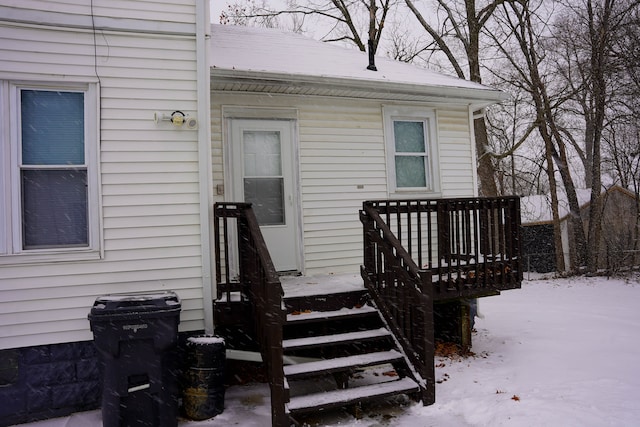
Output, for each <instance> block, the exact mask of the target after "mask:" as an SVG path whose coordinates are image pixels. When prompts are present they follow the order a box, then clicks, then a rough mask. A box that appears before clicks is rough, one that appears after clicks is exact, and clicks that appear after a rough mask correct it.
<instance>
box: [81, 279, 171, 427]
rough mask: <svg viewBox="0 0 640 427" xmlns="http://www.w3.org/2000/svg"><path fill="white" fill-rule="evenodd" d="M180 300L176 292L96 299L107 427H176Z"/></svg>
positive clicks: (91, 315) (93, 316)
mask: <svg viewBox="0 0 640 427" xmlns="http://www.w3.org/2000/svg"><path fill="white" fill-rule="evenodd" d="M180 308H181V303H180V299H179V298H178V296H177V295H176V294H175V293H174V292H170V291H163V292H157V293H131V294H119V295H105V296H102V297H98V298H97V299H96V300H95V303H94V304H93V307H92V308H91V312H90V313H89V321H90V323H91V330H92V331H93V339H94V343H95V346H96V348H97V350H98V353H99V354H100V356H101V362H102V364H103V367H104V370H103V372H104V381H103V390H102V424H103V426H104V427H129V426H153V427H156V426H158V427H175V426H177V425H178V387H177V364H176V363H175V360H174V359H175V358H174V351H173V349H174V348H175V347H176V345H177V342H178V323H180Z"/></svg>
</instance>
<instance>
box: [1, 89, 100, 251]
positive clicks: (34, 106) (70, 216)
mask: <svg viewBox="0 0 640 427" xmlns="http://www.w3.org/2000/svg"><path fill="white" fill-rule="evenodd" d="M1 87H2V90H0V97H2V98H3V99H2V104H0V105H2V106H3V109H8V110H9V111H8V114H2V116H1V117H2V118H1V119H0V120H2V128H3V129H9V132H6V131H3V133H2V134H1V135H0V143H1V144H0V147H1V148H2V149H1V150H0V165H1V166H2V168H3V170H5V171H10V173H3V174H2V178H1V179H0V196H1V197H0V199H2V200H5V201H7V202H8V205H9V206H10V209H8V211H9V212H10V213H7V212H6V211H7V210H5V214H4V216H0V221H2V223H1V224H0V237H1V238H2V241H3V242H4V243H3V244H2V245H0V255H17V254H24V255H27V254H40V255H42V254H45V255H47V254H49V255H51V254H59V253H81V252H87V251H95V249H96V247H97V227H98V219H97V216H98V215H97V207H96V205H97V162H96V159H95V157H96V141H97V138H96V135H97V131H96V127H97V125H96V123H97V101H96V100H97V95H96V91H97V89H96V87H95V85H84V86H63V87H50V86H38V85H27V84H25V85H22V84H14V83H11V82H2V85H1ZM6 98H8V99H6Z"/></svg>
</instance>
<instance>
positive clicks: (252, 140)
mask: <svg viewBox="0 0 640 427" xmlns="http://www.w3.org/2000/svg"><path fill="white" fill-rule="evenodd" d="M230 142H231V147H232V149H231V155H232V160H231V168H232V169H231V175H232V186H233V190H232V201H237V202H238V201H242V202H249V203H252V204H253V210H254V212H255V214H256V217H257V218H258V223H259V224H260V229H261V231H262V234H263V236H264V239H265V242H266V244H267V247H268V248H269V252H270V253H271V259H272V260H273V263H274V265H275V268H276V270H278V271H300V270H301V268H300V258H301V257H300V254H299V243H298V242H299V238H298V226H297V209H298V207H297V200H298V198H297V194H296V191H295V189H296V185H295V180H294V171H295V167H294V166H295V165H294V159H295V155H294V146H293V122H292V121H289V120H249V119H232V120H231V126H230Z"/></svg>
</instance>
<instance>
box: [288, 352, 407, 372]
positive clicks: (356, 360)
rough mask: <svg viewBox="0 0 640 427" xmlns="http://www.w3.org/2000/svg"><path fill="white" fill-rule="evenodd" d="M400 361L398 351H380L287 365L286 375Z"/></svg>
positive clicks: (333, 370) (332, 370) (400, 355)
mask: <svg viewBox="0 0 640 427" xmlns="http://www.w3.org/2000/svg"><path fill="white" fill-rule="evenodd" d="M399 359H402V354H400V353H399V352H397V351H396V350H389V351H379V352H375V353H365V354H356V355H353V356H346V357H337V358H334V359H326V360H318V361H314V362H306V363H299V364H296V365H287V366H285V367H284V374H285V375H286V376H290V377H295V376H299V375H300V376H301V375H308V374H313V373H328V372H335V371H340V370H344V369H348V368H355V367H358V366H371V365H378V364H383V363H390V362H394V361H396V360H399Z"/></svg>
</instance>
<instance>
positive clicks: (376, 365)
mask: <svg viewBox="0 0 640 427" xmlns="http://www.w3.org/2000/svg"><path fill="white" fill-rule="evenodd" d="M317 298H318V301H317V302H315V301H314V300H313V297H305V299H304V300H301V299H295V298H291V299H288V298H286V297H285V306H286V307H287V311H288V314H287V318H286V319H287V321H286V324H285V326H284V330H283V336H284V339H283V342H282V344H283V350H284V358H285V361H290V362H292V361H295V362H296V363H292V364H286V365H285V366H284V374H285V385H286V386H287V387H288V394H289V403H288V404H287V409H288V412H289V415H290V417H291V419H292V421H293V422H295V423H297V422H298V421H297V420H296V417H298V416H300V415H303V414H309V413H312V412H318V411H323V410H326V409H329V408H338V407H346V408H349V407H353V406H354V405H358V404H360V403H361V402H365V401H371V400H376V399H385V398H389V397H391V396H395V395H400V394H406V395H409V396H411V397H414V398H416V399H419V393H420V386H419V384H418V382H417V380H416V379H415V378H414V377H413V375H412V372H413V371H412V369H410V367H409V366H408V363H407V361H406V359H405V357H404V355H403V353H402V351H401V349H400V348H399V347H398V345H397V343H396V341H395V339H394V337H393V335H392V334H391V332H390V331H389V330H388V329H387V327H386V326H385V324H384V322H383V320H382V317H381V315H380V313H379V311H378V310H377V309H376V308H375V307H373V305H372V304H371V302H369V301H368V298H367V294H366V292H362V293H361V295H360V296H358V295H353V293H349V295H347V294H346V293H345V294H343V295H341V294H332V295H330V296H327V295H322V296H317ZM354 301H355V302H356V304H354V305H351V304H353V303H354ZM345 303H346V304H347V305H351V306H350V307H349V306H347V307H345V306H342V307H341V305H343V304H345ZM305 307H308V308H305ZM318 307H321V309H320V310H319V309H318ZM367 372H370V373H369V374H367ZM371 372H376V374H372V373H371ZM379 372H383V374H379Z"/></svg>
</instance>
